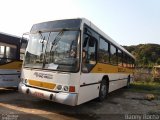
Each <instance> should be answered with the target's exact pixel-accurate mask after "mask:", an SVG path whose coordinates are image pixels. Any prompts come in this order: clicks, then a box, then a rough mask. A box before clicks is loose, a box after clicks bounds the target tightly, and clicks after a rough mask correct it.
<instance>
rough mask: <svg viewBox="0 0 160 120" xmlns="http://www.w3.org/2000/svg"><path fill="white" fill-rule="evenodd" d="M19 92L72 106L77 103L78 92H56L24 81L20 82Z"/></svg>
mask: <svg viewBox="0 0 160 120" xmlns="http://www.w3.org/2000/svg"><path fill="white" fill-rule="evenodd" d="M19 92H21V93H24V94H29V95H33V96H36V97H40V98H43V99H46V100H50V101H54V102H57V103H62V104H66V105H71V106H75V105H76V103H77V94H76V93H64V92H59V93H55V92H50V91H45V90H41V89H37V88H32V87H27V86H26V85H25V84H23V83H22V82H20V84H19Z"/></svg>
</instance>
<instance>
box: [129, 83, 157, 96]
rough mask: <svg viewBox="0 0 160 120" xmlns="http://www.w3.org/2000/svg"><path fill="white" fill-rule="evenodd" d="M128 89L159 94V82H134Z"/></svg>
mask: <svg viewBox="0 0 160 120" xmlns="http://www.w3.org/2000/svg"><path fill="white" fill-rule="evenodd" d="M129 91H132V92H144V93H149V94H158V95H160V83H157V82H134V83H132V84H131V88H130V89H129Z"/></svg>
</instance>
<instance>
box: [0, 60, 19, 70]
mask: <svg viewBox="0 0 160 120" xmlns="http://www.w3.org/2000/svg"><path fill="white" fill-rule="evenodd" d="M21 67H22V61H13V62H9V63H5V64H2V65H0V69H17V70H20V69H21Z"/></svg>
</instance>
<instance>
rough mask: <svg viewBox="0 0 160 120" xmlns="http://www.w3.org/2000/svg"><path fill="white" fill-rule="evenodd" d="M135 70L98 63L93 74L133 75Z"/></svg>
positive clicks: (92, 71)
mask: <svg viewBox="0 0 160 120" xmlns="http://www.w3.org/2000/svg"><path fill="white" fill-rule="evenodd" d="M133 72H134V70H133V68H124V67H120V66H114V65H110V64H103V63H97V64H96V65H95V67H94V68H93V69H92V70H91V73H133Z"/></svg>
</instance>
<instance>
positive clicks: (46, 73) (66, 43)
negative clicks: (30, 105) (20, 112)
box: [19, 18, 135, 106]
mask: <svg viewBox="0 0 160 120" xmlns="http://www.w3.org/2000/svg"><path fill="white" fill-rule="evenodd" d="M134 61H135V59H134V56H132V55H131V54H130V53H129V52H128V51H127V50H125V49H124V48H123V47H122V46H120V45H119V44H117V43H116V42H115V41H113V40H112V39H111V38H110V37H109V36H107V35H106V34H105V33H104V32H102V31H101V30H100V29H98V28H97V27H96V26H95V25H94V24H92V23H91V22H90V21H88V20H87V19H85V18H82V19H66V20H57V21H49V22H43V23H38V24H34V25H33V26H32V28H31V31H30V33H29V43H28V46H27V49H26V53H25V60H24V62H23V67H22V74H21V82H20V84H19V91H20V92H22V93H24V94H29V95H33V96H37V97H40V98H43V99H47V100H50V101H54V102H58V103H62V104H67V105H71V106H75V105H80V104H82V103H84V102H87V101H90V100H92V99H95V98H99V100H100V101H102V100H104V99H105V97H106V95H107V94H108V93H109V92H111V91H114V90H116V89H118V88H121V87H124V86H129V84H130V82H131V81H132V79H133V68H134Z"/></svg>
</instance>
